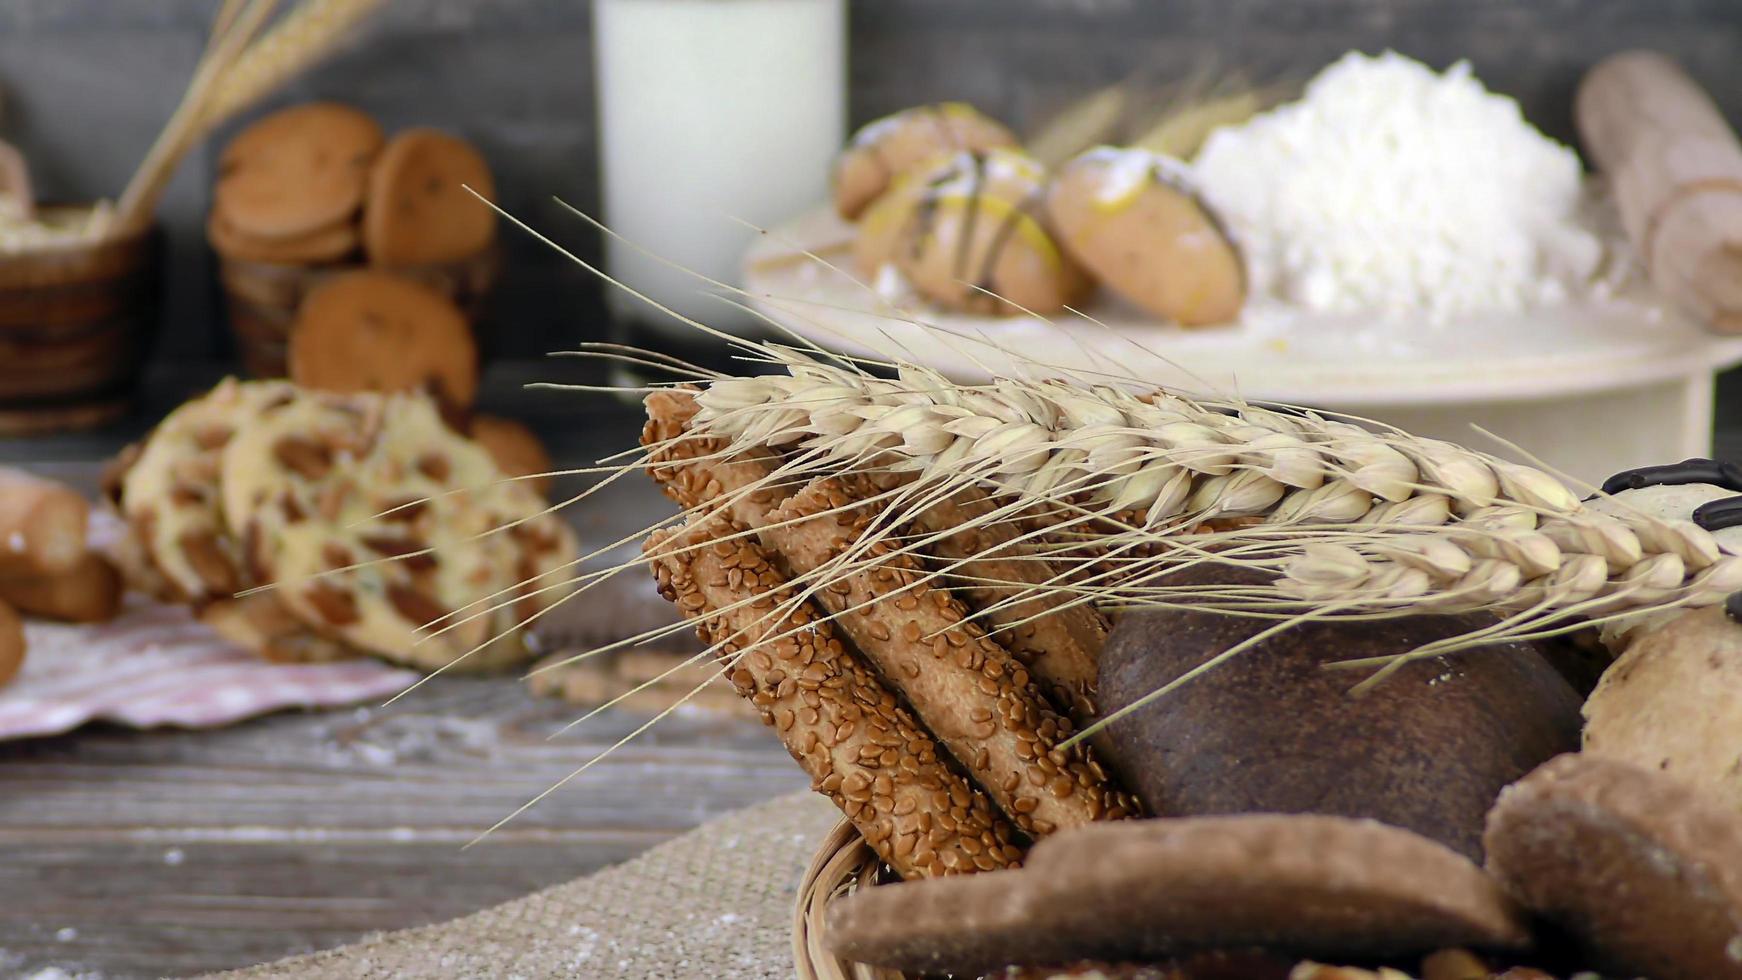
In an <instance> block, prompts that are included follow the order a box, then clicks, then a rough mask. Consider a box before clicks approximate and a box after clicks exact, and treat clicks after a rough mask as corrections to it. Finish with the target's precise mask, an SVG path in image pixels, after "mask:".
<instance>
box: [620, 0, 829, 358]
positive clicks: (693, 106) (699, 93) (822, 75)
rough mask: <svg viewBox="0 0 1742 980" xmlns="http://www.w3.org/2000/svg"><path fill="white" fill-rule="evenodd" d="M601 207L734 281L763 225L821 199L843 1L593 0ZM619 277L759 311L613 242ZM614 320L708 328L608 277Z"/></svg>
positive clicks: (707, 308) (712, 314) (682, 331)
mask: <svg viewBox="0 0 1742 980" xmlns="http://www.w3.org/2000/svg"><path fill="white" fill-rule="evenodd" d="M593 32H594V37H595V38H596V41H595V44H596V54H595V70H596V72H597V85H598V99H599V145H600V151H599V159H600V167H601V170H602V171H603V183H604V220H605V222H606V223H607V224H608V225H609V226H610V227H611V228H612V229H613V230H614V231H616V232H617V233H618V234H620V235H622V236H624V237H625V238H627V239H628V240H629V241H631V242H634V243H635V244H636V245H640V246H642V247H643V248H646V249H648V250H649V251H651V252H653V253H655V254H656V255H658V256H660V257H662V258H664V259H667V260H669V261H671V262H674V263H676V264H678V265H681V266H683V267H684V268H687V269H691V270H694V271H695V272H698V273H701V274H703V275H706V276H709V277H711V278H714V279H718V280H720V281H722V282H726V283H730V284H732V285H734V286H735V285H738V284H739V281H740V272H739V267H740V263H741V261H742V259H743V255H744V251H745V249H746V248H747V247H748V246H749V245H750V243H751V241H752V239H753V238H754V236H755V234H756V233H755V232H754V231H753V230H752V229H750V228H747V227H745V225H743V224H741V223H740V222H739V221H738V220H734V219H742V221H746V222H750V223H752V224H754V225H756V226H758V227H762V228H769V227H772V226H773V225H775V224H778V223H779V222H781V221H784V220H786V219H788V218H791V217H793V216H794V215H796V214H798V213H800V212H802V211H804V210H805V209H807V208H810V207H812V206H814V205H816V204H818V203H820V202H822V201H825V200H826V199H827V197H828V174H829V166H830V163H831V161H832V160H833V158H834V155H835V153H836V152H837V151H838V150H839V149H840V147H841V141H842V140H843V139H844V137H845V123H846V118H845V117H846V0H595V2H594V4H593ZM605 244H606V255H605V261H606V268H607V270H608V271H609V272H610V274H611V275H612V276H614V277H615V278H617V279H619V280H622V281H623V282H626V283H629V284H630V285H632V286H634V287H636V288H637V289H640V290H642V291H643V292H646V293H647V294H648V295H650V296H653V297H655V298H657V299H658V300H660V301H661V302H663V303H665V304H666V305H668V306H670V307H671V308H673V309H674V310H677V311H679V312H681V313H683V314H684V315H686V316H690V317H693V318H695V319H697V320H700V321H702V322H704V323H707V324H709V325H710V326H715V327H719V328H722V329H728V330H738V331H744V330H746V329H751V328H753V318H751V317H750V316H749V315H748V314H746V313H744V312H743V311H741V310H738V309H736V308H734V307H731V306H728V305H727V304H725V303H723V302H721V301H719V300H718V299H713V298H710V297H709V296H707V295H704V293H706V292H710V291H712V292H717V290H713V289H712V287H709V286H707V284H705V283H703V282H701V281H700V280H698V279H696V278H694V277H692V276H688V275H685V274H684V273H683V272H681V271H678V270H675V269H672V268H670V267H668V266H666V265H664V264H662V263H660V262H659V261H658V260H657V259H654V258H652V257H650V256H647V255H644V254H642V253H640V252H638V251H636V250H635V249H634V248H633V247H631V246H629V245H626V244H624V243H623V242H619V241H615V240H612V239H610V238H607V240H606V243H605ZM607 294H608V297H609V302H610V304H611V310H612V315H613V318H614V319H615V320H616V321H618V322H619V323H623V322H625V321H633V322H635V323H636V324H638V325H640V324H645V325H647V326H649V327H651V328H653V329H654V330H655V331H657V332H659V333H660V334H661V335H662V336H664V337H667V338H674V339H675V338H682V339H685V340H690V341H694V340H695V339H696V338H697V337H698V336H699V335H697V334H696V333H695V332H694V331H693V330H691V329H690V328H688V327H685V326H683V325H682V324H680V323H678V322H677V321H676V320H674V319H672V318H670V317H667V316H665V315H664V314H662V313H660V312H658V311H657V310H653V309H651V308H650V307H647V306H646V305H645V304H643V303H641V302H640V301H639V300H636V299H635V298H634V297H632V296H629V295H628V294H626V293H624V292H623V291H621V290H619V289H615V288H608V289H607Z"/></svg>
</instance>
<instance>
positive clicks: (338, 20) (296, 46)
mask: <svg viewBox="0 0 1742 980" xmlns="http://www.w3.org/2000/svg"><path fill="white" fill-rule="evenodd" d="M384 2H385V0H304V2H303V3H302V4H300V5H298V6H297V7H296V8H295V9H293V10H291V11H290V12H289V13H287V14H285V15H284V17H283V18H282V19H280V20H279V22H278V23H277V24H275V25H273V27H272V29H271V30H270V31H268V32H266V34H264V35H263V36H261V37H260V39H259V40H257V41H255V42H254V43H253V44H252V45H250V46H249V47H248V50H247V51H246V52H245V53H244V54H243V56H242V57H241V58H239V59H238V60H237V61H236V62H235V63H234V64H233V65H231V66H230V68H229V70H227V71H226V72H225V73H224V75H223V77H222V78H221V79H220V80H219V82H218V85H217V88H216V90H215V91H214V92H213V94H212V97H211V98H210V99H209V100H208V101H207V103H206V105H205V108H204V112H203V113H202V114H201V120H200V121H201V123H202V124H203V125H204V127H205V128H206V130H208V131H209V130H211V129H213V128H215V127H217V126H218V125H220V124H222V123H223V121H224V120H226V119H228V118H230V117H231V116H233V115H235V114H236V113H237V112H240V111H241V110H243V109H246V108H247V107H248V106H250V105H253V104H254V103H255V102H258V101H259V100H260V99H263V98H265V97H266V96H267V95H269V94H271V93H272V92H273V91H274V90H275V89H277V88H278V87H279V86H281V85H283V84H284V83H285V82H286V81H288V80H290V79H291V78H292V77H293V76H295V75H297V74H299V73H301V72H302V71H303V70H305V69H307V68H308V67H309V66H311V65H313V64H314V63H315V62H317V61H319V60H321V59H322V58H325V57H326V56H327V55H329V54H331V53H332V51H333V49H334V48H335V47H336V46H337V45H338V44H339V43H340V42H341V41H343V40H344V39H345V38H346V37H347V36H349V35H350V33H351V32H352V31H353V30H354V29H356V27H357V25H359V24H361V23H362V22H363V21H364V20H365V19H366V18H368V17H369V15H371V14H373V13H374V12H375V10H376V9H377V8H378V7H380V6H381V5H382V4H383V3H384Z"/></svg>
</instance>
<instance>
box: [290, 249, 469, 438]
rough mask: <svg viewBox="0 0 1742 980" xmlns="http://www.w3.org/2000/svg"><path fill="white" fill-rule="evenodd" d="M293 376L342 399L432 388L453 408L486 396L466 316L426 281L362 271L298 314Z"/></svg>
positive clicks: (321, 292) (315, 296)
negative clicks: (351, 394)
mask: <svg viewBox="0 0 1742 980" xmlns="http://www.w3.org/2000/svg"><path fill="white" fill-rule="evenodd" d="M289 363H290V377H291V380H292V381H295V382H296V383H297V384H298V385H300V386H302V387H305V388H315V389H319V390H321V391H334V392H340V393H349V392H358V391H380V392H393V391H417V390H422V389H429V390H430V391H433V392H434V393H435V394H436V395H437V396H438V397H439V398H441V399H442V401H443V402H444V403H446V404H447V405H448V406H450V407H452V408H456V409H460V410H464V409H467V408H470V407H471V405H472V401H473V399H475V398H476V397H477V394H478V345H477V343H476V341H474V340H473V338H472V328H471V326H470V324H469V323H468V322H467V321H466V317H465V314H463V313H461V312H460V309H459V307H457V306H455V305H454V304H453V301H452V300H450V299H448V298H447V297H446V296H443V295H442V294H441V293H438V292H436V291H435V290H433V289H431V288H429V287H428V286H425V285H423V284H421V283H417V282H412V281H411V280H409V279H405V278H403V277H400V276H395V275H392V274H390V273H386V272H375V271H371V270H358V271H355V272H347V273H345V274H343V275H340V276H335V277H334V278H332V279H329V280H327V281H326V282H324V283H322V284H321V285H320V286H319V287H318V288H317V289H315V290H314V291H313V292H311V293H309V295H308V297H307V298H306V299H304V300H303V303H302V306H301V308H300V309H298V310H297V314H296V322H295V323H294V324H293V325H292V326H291V331H290V353H289Z"/></svg>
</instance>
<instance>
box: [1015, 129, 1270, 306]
mask: <svg viewBox="0 0 1742 980" xmlns="http://www.w3.org/2000/svg"><path fill="white" fill-rule="evenodd" d="M1047 214H1048V216H1049V217H1050V218H1051V220H1052V224H1053V227H1055V228H1056V229H1058V237H1059V241H1060V242H1061V243H1062V244H1063V245H1064V247H1065V250H1066V251H1067V252H1069V253H1070V255H1071V257H1072V258H1074V259H1076V260H1077V261H1078V262H1079V263H1081V264H1082V265H1083V267H1084V268H1086V269H1088V270H1089V271H1090V272H1091V273H1093V274H1094V276H1095V277H1096V278H1097V279H1099V280H1101V281H1102V282H1104V283H1106V284H1107V285H1108V286H1109V287H1110V288H1111V289H1113V290H1114V291H1115V292H1117V293H1119V294H1120V295H1121V296H1123V297H1125V298H1126V299H1128V300H1130V301H1131V302H1133V303H1135V304H1137V305H1138V306H1140V307H1142V308H1143V309H1144V310H1145V311H1147V312H1149V313H1152V314H1154V315H1156V316H1158V317H1160V318H1162V319H1164V320H1167V321H1168V322H1170V323H1177V324H1179V325H1181V326H1185V327H1196V326H1203V325H1206V324H1214V323H1228V322H1231V321H1232V320H1234V318H1235V317H1237V316H1239V314H1240V306H1241V303H1242V302H1243V301H1244V299H1245V293H1246V273H1245V269H1244V268H1243V267H1242V265H1241V261H1240V255H1239V253H1238V252H1237V251H1236V250H1235V249H1234V246H1233V244H1232V243H1231V242H1230V241H1229V240H1228V236H1227V233H1226V232H1225V231H1224V230H1223V227H1222V224H1221V222H1219V221H1217V220H1216V216H1215V214H1214V213H1213V212H1211V210H1210V208H1209V206H1208V205H1206V204H1205V203H1204V202H1203V200H1202V199H1201V198H1199V197H1198V195H1197V194H1196V193H1194V192H1193V191H1192V189H1191V181H1190V175H1189V174H1188V173H1187V172H1186V170H1185V168H1184V167H1183V166H1181V165H1180V164H1179V163H1177V162H1176V161H1174V160H1172V159H1170V158H1168V157H1164V156H1161V155H1160V154H1157V153H1151V152H1150V151H1148V150H1143V149H1135V148H1132V149H1121V148H1116V147H1111V146H1101V147H1096V148H1095V149H1092V150H1089V151H1087V152H1085V153H1083V154H1081V155H1079V156H1078V157H1076V158H1075V159H1073V160H1071V161H1069V162H1068V163H1066V164H1065V165H1064V166H1063V167H1061V168H1060V169H1059V171H1058V174H1057V176H1056V177H1054V179H1053V181H1052V184H1051V185H1050V187H1049V188H1048V191H1047Z"/></svg>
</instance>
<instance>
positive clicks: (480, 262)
mask: <svg viewBox="0 0 1742 980" xmlns="http://www.w3.org/2000/svg"><path fill="white" fill-rule="evenodd" d="M360 268H364V266H363V265H361V264H358V263H348V264H347V263H339V264H335V265H314V266H311V265H277V264H273V263H269V262H248V261H244V260H241V259H232V258H226V257H224V256H221V255H220V256H219V261H218V278H219V281H220V282H221V283H222V284H223V287H224V297H225V306H226V307H227V309H228V311H229V317H230V330H231V332H232V333H234V334H235V337H236V349H237V352H238V353H239V354H240V356H241V359H242V367H243V369H244V370H246V371H247V372H248V373H249V374H251V375H253V376H254V377H256V378H276V377H281V376H283V374H284V373H285V355H286V353H287V351H288V349H289V343H290V328H291V325H292V324H293V323H295V322H296V311H297V310H298V309H299V308H300V307H301V306H302V301H303V297H305V296H307V295H308V294H309V292H310V291H312V290H313V289H314V288H315V287H316V286H319V285H320V284H321V283H322V282H324V281H326V280H327V279H329V278H331V277H333V276H335V275H338V274H340V273H344V272H351V271H353V270H355V269H360ZM373 268H377V269H381V271H385V272H391V273H393V274H394V275H399V276H404V277H405V278H407V279H414V280H416V281H418V282H421V283H424V284H425V285H427V286H430V287H432V288H434V289H436V290H437V291H439V292H441V293H443V294H445V295H446V296H447V297H448V298H450V299H452V300H453V301H454V303H455V304H456V305H457V306H459V308H460V310H461V311H462V312H464V313H465V314H466V318H467V319H468V320H469V321H471V323H472V325H473V326H474V327H476V326H477V324H478V320H479V318H480V317H481V316H482V315H483V310H484V304H485V301H486V300H487V299H488V298H489V295H490V289H491V287H493V286H494V285H495V284H496V276H497V274H498V272H500V270H501V268H502V253H501V251H500V249H499V248H498V247H497V246H495V245H491V246H490V247H489V248H487V249H485V250H483V251H482V252H479V253H478V254H476V255H473V256H471V257H469V258H465V259H460V260H458V261H456V262H449V263H445V264H442V265H430V266H405V267H395V268H385V269H383V268H382V267H380V266H375V267H373Z"/></svg>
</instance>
